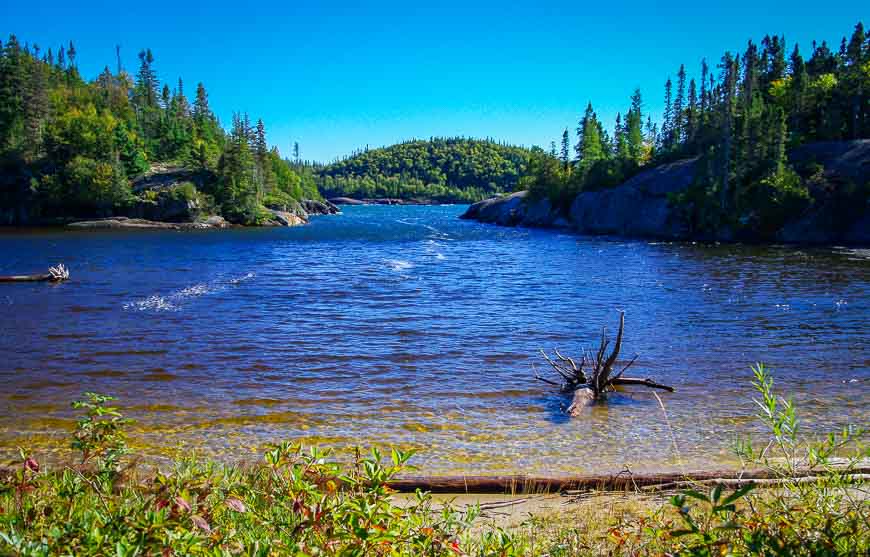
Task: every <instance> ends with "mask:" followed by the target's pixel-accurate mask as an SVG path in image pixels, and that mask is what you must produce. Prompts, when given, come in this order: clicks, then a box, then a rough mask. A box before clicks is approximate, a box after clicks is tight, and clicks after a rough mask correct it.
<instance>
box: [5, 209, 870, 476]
mask: <svg viewBox="0 0 870 557" xmlns="http://www.w3.org/2000/svg"><path fill="white" fill-rule="evenodd" d="M462 209H463V208H462V207H348V208H346V210H345V214H344V215H341V216H336V217H321V218H317V219H315V220H314V221H313V222H312V224H311V225H309V226H306V227H300V228H291V229H263V230H253V229H252V230H231V231H198V232H184V233H179V232H174V231H137V232H122V231H101V232H97V231H77V232H66V233H61V232H59V231H30V232H28V233H22V232H9V231H4V232H2V233H0V274H11V273H22V272H35V271H39V270H41V269H44V268H46V267H47V266H48V265H50V264H55V263H57V262H58V261H63V262H64V263H65V264H66V265H67V266H69V267H70V268H71V269H72V280H71V281H70V282H68V283H65V284H62V285H56V286H51V285H46V284H14V285H7V286H3V287H2V288H0V327H2V335H0V381H2V384H3V389H2V392H0V452H2V454H0V458H8V457H11V455H13V454H14V448H15V446H16V445H17V444H26V443H29V444H33V445H36V446H40V447H47V446H49V445H50V444H57V439H58V437H59V436H62V435H63V430H64V429H68V428H69V427H71V425H72V421H71V418H72V416H73V414H72V413H71V411H70V410H69V408H68V401H69V400H71V399H73V398H74V397H76V396H77V395H78V394H79V393H81V392H82V391H86V390H93V391H99V392H106V393H113V394H116V395H118V396H119V397H120V398H121V399H122V404H123V405H124V406H125V407H127V408H128V410H129V414H131V415H132V416H133V417H135V418H136V419H137V420H138V421H137V425H136V426H135V436H134V437H135V441H136V443H137V444H138V445H140V446H145V447H146V450H148V451H149V452H151V453H152V454H158V453H163V454H165V453H167V452H172V451H174V450H176V449H178V450H186V449H189V448H192V447H195V448H198V449H200V450H201V451H204V452H209V453H213V454H215V455H217V456H219V457H221V458H224V459H236V458H249V456H250V455H251V451H252V450H258V449H259V448H260V447H262V445H263V444H264V443H267V442H271V441H276V440H279V439H304V440H306V441H309V442H319V443H324V444H327V445H334V446H348V445H353V444H356V443H363V444H382V445H384V444H394V445H400V446H404V447H414V448H417V449H419V451H420V454H419V455H418V456H417V457H416V458H415V462H416V463H417V464H418V465H419V466H420V467H421V468H423V469H424V470H425V471H427V472H459V471H465V472H492V473H495V472H505V471H513V472H529V471H538V472H549V473H570V472H594V471H610V470H615V469H621V468H622V467H623V466H624V465H629V466H631V467H632V469H634V470H643V469H650V468H661V467H674V466H678V465H680V464H682V465H685V466H687V467H690V468H702V467H709V466H710V464H711V462H714V461H722V460H727V459H728V458H729V456H728V455H729V447H730V446H731V444H732V442H733V441H734V439H735V437H736V436H737V435H743V434H746V433H750V432H753V431H755V428H756V426H755V424H754V422H753V421H752V420H751V415H752V414H753V412H754V408H753V405H752V403H751V400H750V397H751V395H752V391H751V386H750V385H749V379H750V372H749V365H750V364H751V363H753V362H755V361H756V360H763V361H765V362H767V363H768V364H769V365H770V366H772V367H773V368H774V369H775V372H776V375H775V376H776V381H777V385H778V386H779V387H780V388H781V389H782V390H783V391H787V392H790V393H794V394H795V396H796V398H797V400H798V403H799V405H800V408H801V410H802V412H803V416H804V422H803V423H804V426H805V427H806V428H808V429H810V430H818V431H821V430H825V429H828V428H830V427H835V426H839V425H843V424H845V423H846V422H849V421H851V422H855V423H863V424H864V425H867V424H866V422H867V418H866V412H865V410H864V408H865V407H866V405H867V403H868V402H870V350H868V348H867V347H868V346H870V327H868V326H867V323H868V317H870V296H868V294H870V251H868V250H849V249H839V248H836V249H795V248H784V247H771V248H759V247H746V246H702V245H694V244H670V243H660V242H643V241H626V240H613V239H600V238H584V237H577V236H571V235H568V234H560V233H557V232H552V231H536V230H524V229H505V228H496V227H489V226H485V225H480V224H476V223H470V222H465V221H460V220H458V219H457V218H456V217H457V215H458V214H460V212H461V211H462ZM617 309H624V310H625V311H626V322H627V329H626V343H625V354H626V355H627V356H630V355H631V354H633V353H635V352H637V353H638V354H640V358H639V360H638V362H637V363H636V364H635V366H634V367H633V370H634V371H635V373H636V374H639V375H649V376H652V377H655V378H657V379H659V380H661V381H662V382H665V383H670V384H672V385H674V386H675V387H676V388H677V392H676V393H673V394H668V393H664V394H663V395H662V399H663V401H664V404H665V406H666V409H667V413H668V419H669V421H670V424H671V426H672V427H673V429H674V435H675V436H676V442H677V448H678V451H679V455H678V456H677V455H675V453H674V449H673V442H672V438H671V433H670V431H669V429H668V425H667V421H666V420H665V417H664V414H663V412H662V409H661V407H660V406H659V404H658V402H657V401H656V400H655V398H654V397H653V396H652V394H651V393H649V392H647V391H644V390H633V391H626V392H623V393H618V394H616V395H614V396H613V397H612V399H611V401H610V403H609V404H608V405H607V406H598V407H595V408H593V409H591V410H590V411H589V412H588V414H587V415H586V416H583V417H581V418H577V419H571V420H569V419H567V418H565V417H564V415H563V414H562V413H561V410H560V407H561V405H563V404H565V402H566V401H564V400H561V399H560V398H559V397H558V396H555V395H554V394H553V393H552V392H551V391H550V390H549V389H547V387H546V385H543V384H541V383H539V382H537V381H534V380H533V373H532V369H531V366H532V364H533V363H538V357H537V356H536V353H537V350H538V349H539V348H545V349H551V348H554V347H559V348H560V349H563V351H570V352H578V351H579V349H580V348H581V346H582V345H583V344H584V343H589V344H591V343H593V342H594V341H595V339H596V338H597V335H598V334H599V327H600V326H601V325H602V324H607V325H608V326H610V327H613V326H615V325H616V318H617V314H616V310H617Z"/></svg>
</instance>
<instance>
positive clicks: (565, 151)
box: [560, 128, 571, 170]
mask: <svg viewBox="0 0 870 557" xmlns="http://www.w3.org/2000/svg"><path fill="white" fill-rule="evenodd" d="M569 137H570V136H569V134H568V128H565V131H564V132H562V150H561V152H560V158H561V160H562V168H564V169H565V170H568V166H569V165H570V163H571V155H570V153H571V148H570V139H569Z"/></svg>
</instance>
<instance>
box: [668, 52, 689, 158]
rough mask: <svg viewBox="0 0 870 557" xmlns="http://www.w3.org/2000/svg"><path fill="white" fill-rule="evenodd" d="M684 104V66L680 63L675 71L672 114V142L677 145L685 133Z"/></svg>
mask: <svg viewBox="0 0 870 557" xmlns="http://www.w3.org/2000/svg"><path fill="white" fill-rule="evenodd" d="M685 104H686V66H685V65H684V64H680V71H678V72H677V97H676V98H675V99H674V115H673V129H672V130H671V133H672V134H673V136H674V137H673V139H672V140H671V142H672V144H673V145H675V146H679V145H680V144H681V143H682V141H683V136H684V133H685V129H684V124H683V120H684V118H685V115H684V114H683V110H684V109H685Z"/></svg>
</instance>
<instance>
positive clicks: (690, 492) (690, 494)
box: [683, 489, 710, 503]
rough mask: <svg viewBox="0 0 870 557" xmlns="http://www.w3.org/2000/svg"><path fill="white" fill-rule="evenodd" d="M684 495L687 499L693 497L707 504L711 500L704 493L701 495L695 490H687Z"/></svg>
mask: <svg viewBox="0 0 870 557" xmlns="http://www.w3.org/2000/svg"><path fill="white" fill-rule="evenodd" d="M683 495H685V496H686V497H691V498H693V499H698V500H699V501H703V502H705V503H709V502H710V500H709V499H708V498H707V496H706V495H704V494H703V493H700V492H698V491H695V490H694V489H687V490H685V491H683Z"/></svg>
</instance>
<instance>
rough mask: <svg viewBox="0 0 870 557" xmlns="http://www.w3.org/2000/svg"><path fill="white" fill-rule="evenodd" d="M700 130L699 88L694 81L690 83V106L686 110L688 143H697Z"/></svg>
mask: <svg viewBox="0 0 870 557" xmlns="http://www.w3.org/2000/svg"><path fill="white" fill-rule="evenodd" d="M697 130H698V86H697V84H696V83H695V80H694V79H691V80H690V81H689V106H688V107H687V108H686V143H688V144H690V145H691V144H692V143H694V141H695V134H696V132H697Z"/></svg>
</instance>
